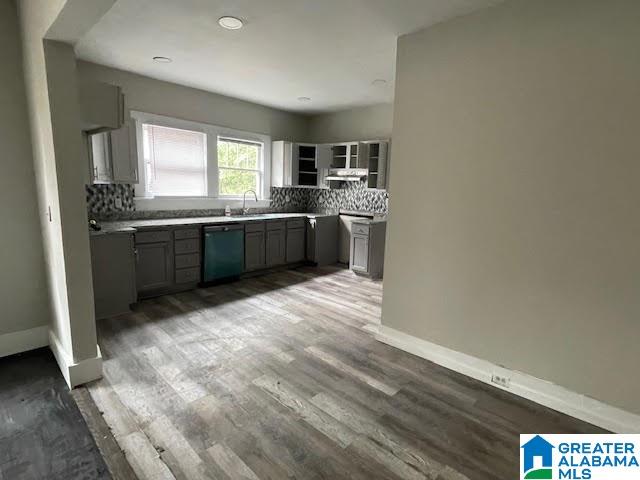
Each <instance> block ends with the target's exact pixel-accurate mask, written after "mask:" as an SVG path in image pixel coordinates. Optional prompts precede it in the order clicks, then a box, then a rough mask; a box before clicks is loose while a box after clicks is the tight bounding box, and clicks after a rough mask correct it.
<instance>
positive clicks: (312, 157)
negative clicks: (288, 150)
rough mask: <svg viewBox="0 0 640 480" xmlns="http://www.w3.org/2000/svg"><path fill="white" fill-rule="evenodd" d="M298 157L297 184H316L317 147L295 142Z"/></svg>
mask: <svg viewBox="0 0 640 480" xmlns="http://www.w3.org/2000/svg"><path fill="white" fill-rule="evenodd" d="M296 149H297V152H296V153H297V155H296V157H297V159H298V185H304V186H316V185H318V166H317V147H316V146H315V145H306V144H296Z"/></svg>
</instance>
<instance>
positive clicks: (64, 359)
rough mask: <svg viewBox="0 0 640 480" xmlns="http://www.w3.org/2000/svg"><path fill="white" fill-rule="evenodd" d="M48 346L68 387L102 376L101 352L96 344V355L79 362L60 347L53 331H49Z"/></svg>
mask: <svg viewBox="0 0 640 480" xmlns="http://www.w3.org/2000/svg"><path fill="white" fill-rule="evenodd" d="M49 346H50V347H51V351H52V352H53V355H54V357H56V361H57V362H58V366H59V367H60V371H61V372H62V375H63V376H64V379H65V380H66V382H67V385H69V388H74V387H77V386H78V385H82V384H83V383H87V382H90V381H92V380H97V379H98V378H100V377H102V353H101V352H100V347H99V346H98V345H96V352H97V355H96V356H95V357H93V358H88V359H86V360H82V361H80V362H74V361H73V358H71V356H70V355H69V354H68V353H67V352H66V350H65V349H64V348H63V347H62V344H61V343H60V340H58V337H57V336H56V335H55V333H53V331H50V332H49Z"/></svg>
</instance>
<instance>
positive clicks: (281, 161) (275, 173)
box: [271, 140, 293, 187]
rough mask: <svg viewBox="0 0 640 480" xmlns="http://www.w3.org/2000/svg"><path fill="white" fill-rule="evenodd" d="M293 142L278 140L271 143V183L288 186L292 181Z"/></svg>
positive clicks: (274, 185)
mask: <svg viewBox="0 0 640 480" xmlns="http://www.w3.org/2000/svg"><path fill="white" fill-rule="evenodd" d="M292 161H293V144H292V143H291V142H285V141H282V140H278V141H276V142H273V143H272V144H271V185H272V186H273V187H290V186H291V182H292V166H293V165H292Z"/></svg>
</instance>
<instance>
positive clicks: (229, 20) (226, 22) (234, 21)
mask: <svg viewBox="0 0 640 480" xmlns="http://www.w3.org/2000/svg"><path fill="white" fill-rule="evenodd" d="M218 24H219V25H220V26H221V27H222V28H226V29H227V30H238V29H239V28H242V27H243V26H244V22H243V21H242V20H240V19H239V18H236V17H220V18H219V19H218Z"/></svg>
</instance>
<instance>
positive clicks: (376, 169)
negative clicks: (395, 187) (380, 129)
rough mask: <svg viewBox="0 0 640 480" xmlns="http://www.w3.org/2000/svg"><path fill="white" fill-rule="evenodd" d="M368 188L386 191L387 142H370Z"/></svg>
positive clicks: (368, 149) (368, 151)
mask: <svg viewBox="0 0 640 480" xmlns="http://www.w3.org/2000/svg"><path fill="white" fill-rule="evenodd" d="M367 145H368V148H367V155H366V158H367V168H368V169H369V174H368V175H367V187H368V188H377V189H384V188H386V182H387V178H386V172H387V150H388V144H387V142H370V143H368V144H367Z"/></svg>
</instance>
